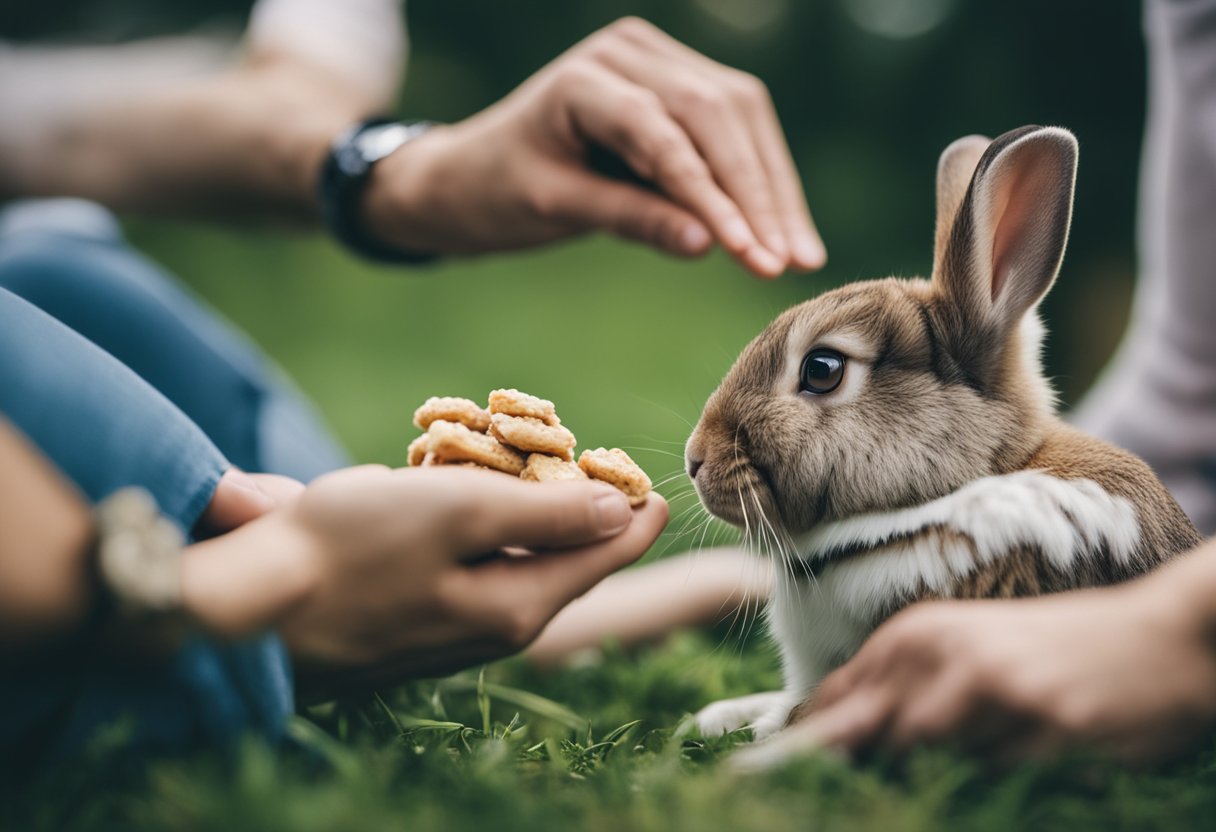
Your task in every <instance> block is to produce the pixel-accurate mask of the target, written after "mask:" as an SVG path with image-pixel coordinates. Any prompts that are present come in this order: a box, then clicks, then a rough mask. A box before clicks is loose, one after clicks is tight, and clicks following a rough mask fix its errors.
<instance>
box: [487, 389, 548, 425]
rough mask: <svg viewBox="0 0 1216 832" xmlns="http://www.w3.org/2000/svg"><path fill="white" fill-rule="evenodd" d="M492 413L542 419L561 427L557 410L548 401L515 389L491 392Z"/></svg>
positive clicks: (546, 422)
mask: <svg viewBox="0 0 1216 832" xmlns="http://www.w3.org/2000/svg"><path fill="white" fill-rule="evenodd" d="M490 413H491V414H493V413H505V414H507V415H508V416H528V417H531V418H533V419H540V420H541V421H542V422H544V423H545V424H546V425H560V424H561V423H562V420H561V419H559V418H557V408H555V407H554V406H553V402H551V401H549V400H548V399H538V398H537V397H536V396H529V395H528V394H527V393H521V392H519V391H518V390H516V389H515V388H513V387H512V388H509V389H506V390H491V391H490Z"/></svg>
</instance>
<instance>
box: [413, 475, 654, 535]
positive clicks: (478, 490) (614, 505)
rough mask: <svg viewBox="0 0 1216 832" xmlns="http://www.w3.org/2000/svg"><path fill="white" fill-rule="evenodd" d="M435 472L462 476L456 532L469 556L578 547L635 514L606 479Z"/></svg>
mask: <svg viewBox="0 0 1216 832" xmlns="http://www.w3.org/2000/svg"><path fill="white" fill-rule="evenodd" d="M436 476H447V477H454V478H458V479H459V485H458V486H457V488H458V489H459V491H458V495H457V499H456V500H454V501H453V503H452V506H451V508H452V510H453V513H454V515H455V516H454V518H453V519H454V521H455V522H454V524H453V531H454V534H455V535H456V536H457V541H458V544H459V545H458V547H457V548H458V550H459V551H460V552H462V553H464V554H466V555H477V554H482V553H485V552H490V551H498V550H500V549H502V548H503V547H506V546H522V547H524V548H527V549H560V548H568V547H571V546H580V545H582V544H586V543H591V542H593V541H597V540H603V539H604V538H608V537H612V536H613V535H617V534H620V533H621V532H622V531H624V530H625V529H626V528H627V527H628V526H629V525H630V523H631V522H632V521H633V519H634V512H633V511H631V510H630V508H629V501H628V500H627V499H626V498H625V495H624V494H622V493H621V492H620V491H618V490H617V489H615V488H613V487H612V486H610V485H605V484H603V483H595V482H562V483H535V482H525V481H523V480H519V479H515V478H513V477H507V476H502V475H498V474H491V473H485V472H480V471H465V470H450V471H442V472H436Z"/></svg>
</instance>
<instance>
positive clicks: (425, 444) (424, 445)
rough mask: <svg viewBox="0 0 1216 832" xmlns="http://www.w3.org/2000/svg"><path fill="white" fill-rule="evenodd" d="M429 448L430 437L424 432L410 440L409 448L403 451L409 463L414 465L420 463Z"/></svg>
mask: <svg viewBox="0 0 1216 832" xmlns="http://www.w3.org/2000/svg"><path fill="white" fill-rule="evenodd" d="M430 449H431V438H430V437H429V436H427V435H426V434H425V433H424V434H422V436H419V437H418V438H417V439H415V440H414V441H413V442H411V443H410V447H409V450H407V451H406V452H405V454H406V456H407V457H408V459H409V464H410V465H414V466H417V465H421V464H422V461H423V460H424V459H426V455H427V452H428V451H429V450H430Z"/></svg>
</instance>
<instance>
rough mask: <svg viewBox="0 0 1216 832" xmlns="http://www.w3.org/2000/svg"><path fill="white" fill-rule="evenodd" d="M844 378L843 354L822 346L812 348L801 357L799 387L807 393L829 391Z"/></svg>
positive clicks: (837, 385)
mask: <svg viewBox="0 0 1216 832" xmlns="http://www.w3.org/2000/svg"><path fill="white" fill-rule="evenodd" d="M842 378H844V356H843V355H841V354H840V353H838V352H836V350H829V349H826V348H824V347H819V348H817V349H813V350H811V351H810V352H808V353H807V354H806V358H804V359H802V378H801V380H800V383H799V388H800V389H802V390H805V391H806V392H808V393H817V394H822V393H831V392H832V391H833V390H835V389H836V388H837V387H839V386H840V380H841V379H842Z"/></svg>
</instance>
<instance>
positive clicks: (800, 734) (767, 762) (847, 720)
mask: <svg viewBox="0 0 1216 832" xmlns="http://www.w3.org/2000/svg"><path fill="white" fill-rule="evenodd" d="M890 717H891V707H890V702H889V700H888V699H886V698H885V697H884V696H882V695H880V694H878V693H877V692H875V691H869V692H865V693H862V694H859V695H856V696H851V697H848V698H846V699H844V700H842V701H841V702H840V703H838V704H836V705H834V706H833V707H831V708H825V709H824V710H822V711H819V712H818V713H816V714H815V715H813V716H811V717H808V718H807V719H805V720H803V721H802V722H799V723H797V724H796V725H793V726H791V727H789V728H787V729H785V730H784V731H782V732H781V733H779V734H777V735H775V736H774V737H773V738H772V739H769V740H766V741H765V742H761V743H757V744H756V745H754V746H752V747H750V748H747V749H744V750H743V751H741V752H739V753H738V754H736V755H735V757H734V758H733V759H732V765H733V766H734V767H735V768H736V769H738V770H743V771H759V770H763V769H768V768H772V767H774V766H778V765H781V764H783V763H785V762H786V761H788V760H791V759H794V758H795V757H799V756H802V755H805V754H810V753H812V752H815V751H820V750H823V749H831V750H835V751H842V752H844V753H846V754H849V755H853V754H856V753H857V752H859V751H861V750H863V749H865V748H869V747H872V746H874V745H876V744H877V743H878V742H879V740H880V738H881V736H882V734H883V732H884V730H885V728H886V725H887V723H888V722H889V720H890Z"/></svg>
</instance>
